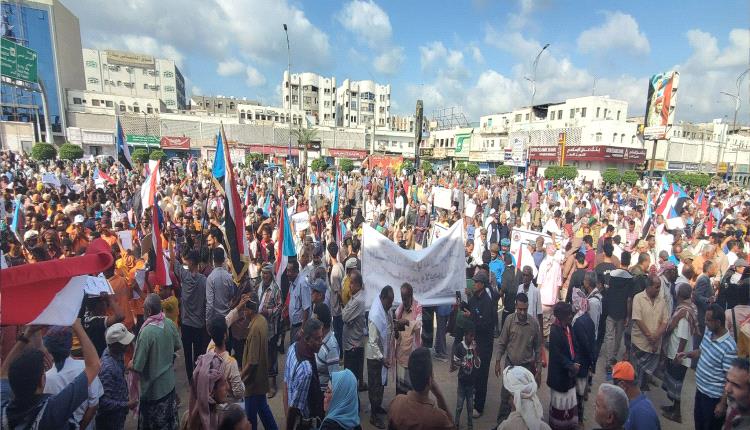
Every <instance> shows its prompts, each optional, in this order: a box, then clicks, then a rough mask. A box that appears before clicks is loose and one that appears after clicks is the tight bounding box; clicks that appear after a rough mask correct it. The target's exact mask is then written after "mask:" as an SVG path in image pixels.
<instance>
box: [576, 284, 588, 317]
mask: <svg viewBox="0 0 750 430" xmlns="http://www.w3.org/2000/svg"><path fill="white" fill-rule="evenodd" d="M588 311H589V299H588V298H586V293H584V292H583V291H582V290H581V289H580V288H574V289H573V312H575V313H576V314H575V316H574V317H573V322H575V320H577V319H578V317H580V316H582V315H583V314H585V313H587V312H588Z"/></svg>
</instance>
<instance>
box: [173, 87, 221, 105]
mask: <svg viewBox="0 0 750 430" xmlns="http://www.w3.org/2000/svg"><path fill="white" fill-rule="evenodd" d="M164 91H166V92H168V93H173V92H174V87H173V86H171V85H167V86H165V87H164ZM219 108H221V103H219Z"/></svg>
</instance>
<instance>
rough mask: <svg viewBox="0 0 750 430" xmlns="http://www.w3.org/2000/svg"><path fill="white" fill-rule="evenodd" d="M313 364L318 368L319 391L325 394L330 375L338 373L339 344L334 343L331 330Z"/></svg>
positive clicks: (334, 338) (334, 339)
mask: <svg viewBox="0 0 750 430" xmlns="http://www.w3.org/2000/svg"><path fill="white" fill-rule="evenodd" d="M315 364H316V365H317V367H318V378H320V391H322V392H325V391H326V388H328V381H329V380H330V379H331V373H333V372H338V371H339V370H340V367H339V344H338V343H337V342H336V337H335V336H334V333H333V330H331V331H329V332H328V334H327V335H326V337H325V338H324V339H323V344H322V345H321V346H320V351H318V353H317V354H315Z"/></svg>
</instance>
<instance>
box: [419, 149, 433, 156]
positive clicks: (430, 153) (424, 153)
mask: <svg viewBox="0 0 750 430" xmlns="http://www.w3.org/2000/svg"><path fill="white" fill-rule="evenodd" d="M433 154H434V151H433V148H419V156H420V157H432V156H433Z"/></svg>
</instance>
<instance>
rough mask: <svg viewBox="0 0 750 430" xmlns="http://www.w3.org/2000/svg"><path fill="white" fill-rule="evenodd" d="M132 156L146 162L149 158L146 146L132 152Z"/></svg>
mask: <svg viewBox="0 0 750 430" xmlns="http://www.w3.org/2000/svg"><path fill="white" fill-rule="evenodd" d="M130 158H132V159H133V161H135V162H138V163H145V162H146V161H147V160H148V151H147V150H146V149H145V148H137V149H135V150H133V152H131V153H130Z"/></svg>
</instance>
